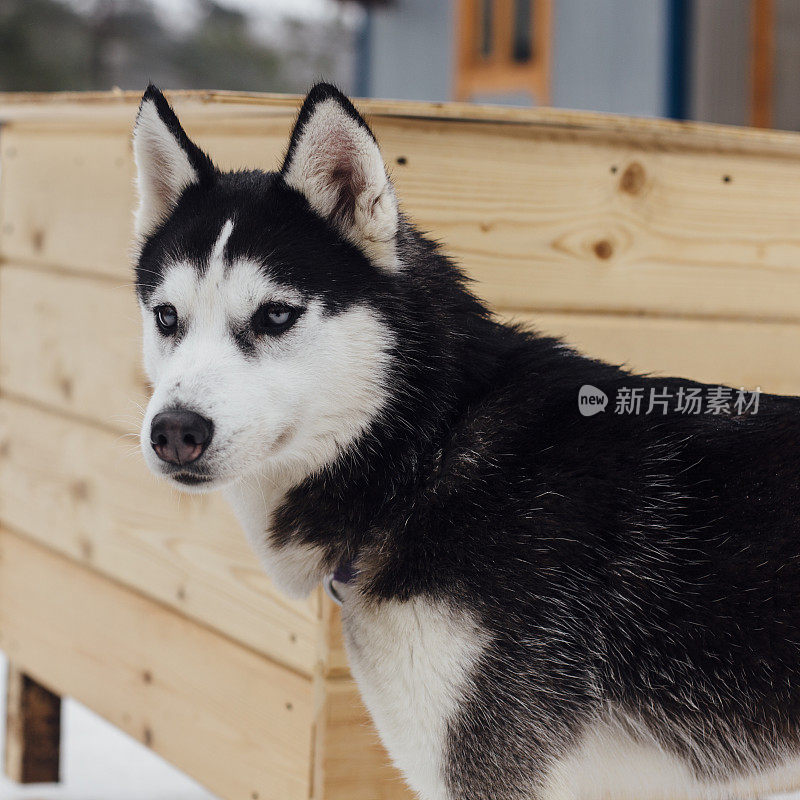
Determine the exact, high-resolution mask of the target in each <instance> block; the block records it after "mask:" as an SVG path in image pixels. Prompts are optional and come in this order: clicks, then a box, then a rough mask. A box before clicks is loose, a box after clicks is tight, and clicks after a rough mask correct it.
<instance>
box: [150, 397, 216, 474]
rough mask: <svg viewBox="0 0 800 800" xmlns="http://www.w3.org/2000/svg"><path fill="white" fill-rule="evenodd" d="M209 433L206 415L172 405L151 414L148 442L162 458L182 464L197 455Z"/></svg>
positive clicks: (205, 442) (211, 433) (195, 459)
mask: <svg viewBox="0 0 800 800" xmlns="http://www.w3.org/2000/svg"><path fill="white" fill-rule="evenodd" d="M213 433H214V425H213V424H212V422H211V420H210V419H206V418H205V417H201V416H200V415H199V414H195V413H194V411H188V410H187V409H185V408H173V409H171V410H169V411H162V412H161V413H160V414H156V415H155V416H154V417H153V424H152V425H151V426H150V444H152V445H153V450H155V451H156V455H157V456H158V457H159V458H160V459H161V460H162V461H166V462H167V463H168V464H178V465H179V466H183V465H184V464H191V463H192V461H197V459H198V458H200V456H201V455H202V454H203V450H205V449H206V447H208V443H209V442H210V441H211V437H212V435H213Z"/></svg>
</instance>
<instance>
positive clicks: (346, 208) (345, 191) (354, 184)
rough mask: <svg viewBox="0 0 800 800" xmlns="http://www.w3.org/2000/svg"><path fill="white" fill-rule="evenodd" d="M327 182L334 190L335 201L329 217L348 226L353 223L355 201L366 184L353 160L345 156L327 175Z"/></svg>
mask: <svg viewBox="0 0 800 800" xmlns="http://www.w3.org/2000/svg"><path fill="white" fill-rule="evenodd" d="M329 180H330V182H331V183H332V184H333V186H334V188H335V190H336V201H335V202H334V204H333V208H332V209H331V217H333V218H334V219H337V220H339V221H340V222H343V223H345V224H348V225H352V224H353V223H354V222H355V216H356V201H357V200H358V197H359V195H361V193H362V192H363V191H364V190H365V189H366V188H367V182H366V180H365V179H364V176H363V174H362V172H361V170H360V169H358V168H357V167H356V165H355V164H354V163H353V159H352V158H351V157H348V155H347V154H346V155H345V156H344V157H343V158H342V157H340V158H339V159H338V160H337V161H336V163H335V164H334V166H333V168H332V169H331V171H330V173H329Z"/></svg>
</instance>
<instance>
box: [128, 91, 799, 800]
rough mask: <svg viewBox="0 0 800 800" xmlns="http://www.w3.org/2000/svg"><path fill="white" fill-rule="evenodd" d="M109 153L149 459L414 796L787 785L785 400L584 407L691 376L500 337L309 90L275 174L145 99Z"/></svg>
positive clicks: (508, 332)
mask: <svg viewBox="0 0 800 800" xmlns="http://www.w3.org/2000/svg"><path fill="white" fill-rule="evenodd" d="M134 152H135V157H136V164H137V167H138V188H139V196H140V204H139V207H138V211H137V215H136V229H137V234H138V253H137V266H136V271H137V290H138V297H139V301H140V304H141V310H142V315H143V320H144V353H145V362H146V368H147V371H148V373H149V376H150V378H151V380H152V384H153V387H154V391H153V397H152V399H151V400H150V404H149V406H148V409H147V413H146V416H145V419H144V424H143V428H142V449H143V452H144V457H145V459H146V461H147V463H148V465H149V467H150V469H151V470H152V471H153V472H154V473H155V474H157V475H160V476H163V477H165V478H167V479H168V480H169V481H171V482H172V483H173V484H175V485H176V486H179V487H183V488H188V489H190V490H191V491H207V490H211V489H217V488H221V489H223V491H224V492H225V494H226V495H227V497H228V498H229V500H230V502H231V503H232V504H233V507H234V508H235V509H236V512H237V514H238V516H239V518H240V519H241V522H242V525H243V526H244V529H245V530H246V532H247V535H248V537H249V539H250V540H251V542H252V544H253V546H254V547H255V549H256V550H257V551H258V553H259V555H260V557H261V559H262V560H263V563H264V566H265V568H266V570H267V572H268V573H269V574H270V575H271V576H272V578H273V580H274V581H275V583H276V584H277V585H278V586H280V587H282V588H283V589H284V590H285V591H286V592H287V593H288V594H290V595H293V596H302V595H306V594H308V593H309V592H310V591H311V590H312V589H313V588H314V587H315V586H317V585H318V584H319V583H320V582H321V581H325V580H328V581H329V582H330V585H331V589H332V591H333V592H334V593H335V594H336V595H337V596H338V597H339V598H341V600H342V603H343V605H342V618H343V624H344V631H345V637H346V642H347V649H348V653H349V657H350V662H351V665H352V670H353V674H354V675H355V677H356V679H357V681H358V684H359V686H360V688H361V691H362V693H363V696H364V699H365V701H366V704H367V706H368V707H369V710H370V712H371V713H372V716H373V717H374V720H375V723H376V725H377V728H378V730H379V731H380V734H381V737H382V738H383V741H384V743H385V744H386V747H387V748H388V750H389V752H390V754H391V756H392V758H393V759H394V761H395V762H396V763H397V765H398V766H399V768H400V769H401V770H402V771H403V773H404V774H405V776H406V778H407V780H408V782H409V784H410V785H411V786H412V787H413V788H414V789H415V790H416V791H417V792H418V794H419V796H420V797H421V798H423V800H533V799H534V798H537V799H539V800H555V799H556V798H571V799H573V800H578V799H583V800H591V799H592V798H630V800H646V799H647V798H664V800H667V799H668V800H676V799H677V798H683V797H691V798H740V797H751V796H754V795H763V794H765V793H768V792H770V791H773V790H777V789H781V788H786V787H790V786H792V785H793V784H795V783H796V782H797V781H798V780H800V401H798V400H795V399H792V398H784V397H777V396H768V395H765V396H762V397H761V400H760V408H759V409H758V413H755V411H756V409H754V408H753V407H752V406H751V407H748V408H745V409H740V410H739V411H738V412H736V413H730V414H717V413H712V414H709V413H702V414H688V413H678V412H677V411H674V410H670V411H669V413H666V409H665V410H664V413H661V412H655V411H654V412H653V413H641V414H633V413H628V414H617V413H614V412H613V410H612V409H611V408H610V407H608V408H606V409H605V411H604V412H603V413H597V414H593V415H591V416H589V415H583V414H581V413H579V406H578V397H579V394H580V393H581V387H586V386H589V387H595V388H594V389H592V390H591V391H592V392H594V393H595V396H598V393H599V392H602V393H604V394H605V396H610V395H611V394H613V393H615V392H617V393H619V392H621V391H622V390H627V389H628V388H629V387H631V386H638V387H640V388H641V389H642V390H643V391H645V392H649V391H651V390H652V389H653V388H654V387H656V385H657V386H658V389H659V391H660V392H663V391H669V392H673V393H677V394H679V395H680V394H681V393H687V392H691V391H695V392H696V391H698V390H702V389H703V388H704V387H702V386H701V385H699V384H694V383H691V382H689V381H682V380H677V379H670V380H663V381H657V380H656V379H652V378H643V377H637V376H634V375H631V374H630V373H628V372H625V371H623V370H621V369H618V368H617V367H614V366H610V365H608V364H604V363H601V362H599V361H595V360H592V359H589V358H585V357H583V356H581V355H579V354H577V353H575V352H573V351H571V350H570V349H568V348H565V347H564V346H563V345H561V344H560V343H559V342H558V341H556V340H553V339H549V338H543V337H541V336H538V335H535V334H533V333H531V332H527V331H524V330H521V329H519V328H515V327H510V326H506V325H501V324H499V323H498V322H497V321H495V320H494V319H493V318H492V315H491V314H490V313H489V312H488V311H487V309H486V307H485V306H484V305H482V304H481V302H480V301H479V300H477V299H476V298H475V297H474V296H473V295H472V294H471V293H470V292H469V291H468V290H467V288H466V286H465V280H464V277H463V275H462V273H461V272H459V270H458V269H457V268H456V267H455V266H454V265H453V264H452V263H451V262H450V261H449V260H448V259H447V258H446V257H445V256H443V255H442V253H441V252H440V251H439V249H438V248H437V246H436V245H435V244H434V243H433V242H431V241H430V240H429V239H427V238H425V236H423V235H422V234H421V233H420V232H419V231H418V230H417V229H416V228H414V226H413V225H412V224H411V222H409V220H408V219H407V218H406V217H404V216H403V214H402V212H401V211H400V210H399V208H398V203H397V199H396V197H395V193H394V190H393V187H392V183H391V181H390V179H389V177H388V176H387V171H386V167H385V166H384V163H383V160H382V158H381V154H380V151H379V149H378V145H377V143H376V141H375V138H374V136H373V134H372V132H371V131H370V129H369V127H367V125H366V123H365V122H364V120H363V119H362V118H361V117H360V116H359V114H358V112H357V111H356V109H355V108H354V107H353V105H352V104H351V103H350V102H349V101H348V100H347V98H345V97H344V96H343V95H342V94H340V93H339V92H338V91H337V90H336V89H335V88H333V87H331V86H329V85H325V84H321V85H318V86H316V87H314V88H313V89H312V91H311V92H310V93H309V95H308V97H307V98H306V100H305V103H304V104H303V107H302V110H301V112H300V115H299V118H298V120H297V124H296V125H295V128H294V131H293V132H292V134H291V139H290V141H289V147H288V151H287V154H286V157H285V160H284V162H283V165H282V166H281V167H280V169H279V171H277V172H260V171H255V170H254V171H241V172H221V171H219V170H217V169H216V168H215V167H214V165H213V163H212V161H211V160H210V158H209V157H208V156H207V155H206V154H205V153H204V152H202V151H201V150H200V149H199V148H198V147H197V146H196V145H195V144H193V143H192V142H191V141H190V140H189V138H188V137H187V135H186V133H185V132H184V131H183V129H182V128H181V126H180V124H179V122H178V120H177V118H176V116H175V114H174V113H173V111H172V109H171V108H170V107H169V105H168V104H167V102H166V100H165V99H164V97H163V96H162V95H161V94H160V93H159V92H158V90H157V89H155V88H153V87H150V88H149V89H148V90H147V92H146V93H145V95H144V97H143V99H142V103H141V106H140V109H139V114H138V118H137V121H136V127H135V133H134ZM442 202H446V198H443V200H442Z"/></svg>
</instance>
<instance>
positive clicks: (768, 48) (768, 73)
mask: <svg viewBox="0 0 800 800" xmlns="http://www.w3.org/2000/svg"><path fill="white" fill-rule="evenodd" d="M750 8H751V17H750V31H751V38H750V48H751V49H750V123H751V124H752V125H753V126H754V127H756V128H771V127H772V95H773V73H774V61H775V4H774V0H751V6H750Z"/></svg>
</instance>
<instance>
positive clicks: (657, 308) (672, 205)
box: [0, 104, 800, 320]
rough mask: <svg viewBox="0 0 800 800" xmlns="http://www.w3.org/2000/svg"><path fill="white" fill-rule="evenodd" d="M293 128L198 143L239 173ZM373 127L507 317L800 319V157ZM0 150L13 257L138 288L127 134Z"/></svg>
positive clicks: (208, 134)
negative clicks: (508, 310)
mask: <svg viewBox="0 0 800 800" xmlns="http://www.w3.org/2000/svg"><path fill="white" fill-rule="evenodd" d="M211 105H212V106H213V104H211ZM206 108H208V106H207V107H206ZM291 117H292V115H291V110H290V109H289V108H286V109H285V110H284V111H282V112H281V113H276V111H275V109H272V108H271V109H270V113H269V114H264V115H262V116H244V117H236V116H234V117H233V118H229V119H221V118H216V117H214V116H213V115H212V116H209V117H207V118H204V119H203V121H202V122H198V123H197V124H196V125H195V126H194V127H190V133H191V134H192V135H194V136H195V137H196V138H197V140H198V141H199V142H200V143H201V144H202V145H203V146H205V147H207V148H208V149H209V150H210V151H211V152H212V153H213V154H214V155H215V157H216V158H217V160H218V161H219V162H220V164H221V165H222V166H224V167H230V166H245V165H246V166H259V167H265V168H274V167H275V166H276V165H277V164H278V163H279V160H280V155H281V153H282V152H283V149H284V148H285V145H286V140H287V136H288V132H289V128H290V124H291ZM374 123H375V129H376V132H377V134H378V136H379V138H380V140H381V142H382V145H383V149H384V153H385V155H386V159H387V162H388V163H389V166H390V168H391V171H392V173H393V176H394V178H395V180H396V182H397V185H398V193H399V196H400V198H401V201H402V203H403V205H404V208H405V209H406V210H407V211H408V212H409V214H410V215H411V217H412V218H413V219H415V220H416V221H417V222H418V223H419V224H420V226H421V227H422V228H423V229H425V230H428V231H430V232H431V234H432V235H433V236H434V237H436V238H437V239H439V240H441V241H442V242H444V244H445V246H446V248H447V250H448V251H449V252H451V253H453V254H454V255H455V256H456V257H457V258H458V259H459V260H460V261H462V262H463V264H464V266H465V267H466V269H467V271H468V272H469V274H470V275H472V276H473V277H475V278H476V279H477V280H478V281H479V284H478V291H479V293H481V294H482V295H483V296H485V297H486V298H487V299H488V300H489V301H490V302H492V303H493V304H495V305H497V306H505V307H508V306H512V307H514V308H518V309H521V310H551V311H552V310H562V311H564V310H580V311H605V310H608V311H614V312H620V311H622V312H627V313H641V312H644V313H653V314H676V315H691V316H713V317H720V316H742V317H747V318H763V319H772V320H778V319H798V318H800V311H799V310H798V309H799V308H800V266H798V265H800V232H798V231H800V229H798V227H797V225H796V220H797V219H798V216H800V190H798V186H800V148H798V149H797V154H796V155H787V154H786V153H785V152H784V150H783V149H781V148H779V147H778V145H777V142H776V143H775V146H774V148H772V149H770V146H769V144H768V142H769V141H770V140H769V139H768V140H765V141H763V142H762V147H761V149H760V150H754V151H752V152H745V153H740V152H732V151H731V150H730V149H726V148H725V147H724V146H723V143H724V141H725V133H717V139H715V140H714V144H713V146H712V145H711V143H709V147H708V149H691V148H689V149H687V148H676V147H674V146H673V145H674V141H675V139H676V131H675V130H674V127H673V126H669V125H668V126H666V127H665V128H664V129H663V137H662V138H661V139H658V137H657V136H656V133H657V131H658V130H659V128H658V126H656V125H654V124H652V123H649V124H648V125H649V126H648V131H649V134H648V135H652V136H655V137H656V138H654V139H652V140H651V139H646V138H637V135H636V126H633V125H632V127H631V132H630V134H629V135H628V137H627V138H621V137H620V136H616V135H615V136H608V135H606V133H608V131H606V133H603V131H602V130H601V129H600V128H599V126H595V127H591V126H587V127H584V128H580V127H578V128H568V127H566V126H565V125H564V124H561V125H548V124H504V123H501V122H499V121H498V122H491V123H489V122H475V121H463V120H452V119H430V120H427V121H425V122H424V123H422V122H421V120H420V119H418V118H403V117H399V116H389V115H387V116H378V117H376V118H375V120H374ZM615 124H618V123H615ZM187 125H188V123H187ZM609 130H612V128H611V126H610V123H609ZM613 130H616V129H613ZM727 135H728V136H729V139H730V142H729V143H732V142H734V141H738V140H739V137H741V135H742V134H741V132H734V131H731V132H729V133H728V134H727ZM798 140H800V137H798ZM1 141H2V148H0V157H2V160H3V168H4V179H3V183H2V187H0V191H2V195H3V197H13V198H14V202H13V203H8V202H6V201H4V200H3V201H0V202H2V203H3V208H4V211H3V213H4V225H3V232H2V244H1V245H0V247H1V248H2V254H3V256H4V257H5V258H7V259H18V260H22V261H28V262H32V263H46V264H52V265H56V266H61V267H65V268H70V269H78V270H88V271H93V272H97V273H100V274H105V275H109V276H113V277H115V278H117V279H119V280H120V281H127V280H129V279H130V269H129V264H128V258H127V253H128V248H129V240H130V219H131V208H132V203H133V192H132V188H131V186H132V175H133V171H132V162H131V158H130V152H129V146H128V141H127V134H126V133H125V132H124V131H123V130H118V131H117V130H105V129H104V128H103V127H102V126H101V127H99V128H97V129H96V130H92V131H87V130H86V129H80V128H78V129H75V130H72V129H67V130H64V131H59V130H57V129H55V130H52V129H48V128H46V127H41V126H40V127H38V128H35V129H30V128H29V127H26V126H25V125H24V124H22V123H20V124H18V126H14V125H11V126H9V128H8V129H7V130H5V131H4V133H3V136H2V140H1ZM748 141H749V140H748ZM781 141H782V142H783V141H784V140H783V139H781ZM792 141H793V140H792ZM794 152H795V151H792V153H794ZM400 157H402V158H404V159H405V164H402V165H401V164H398V163H397V159H398V158H400ZM726 178H727V179H728V180H726ZM65 208H69V209H70V212H69V213H68V214H67V213H64V210H65Z"/></svg>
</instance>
